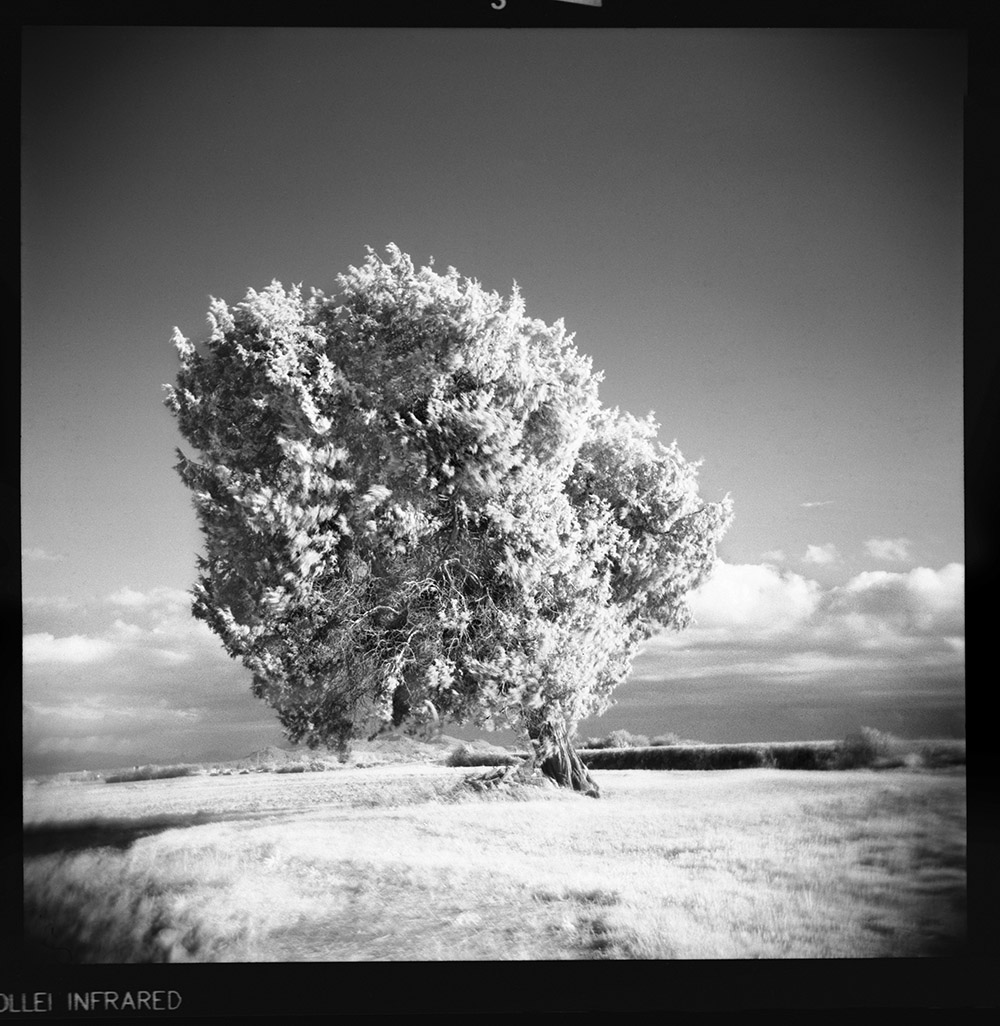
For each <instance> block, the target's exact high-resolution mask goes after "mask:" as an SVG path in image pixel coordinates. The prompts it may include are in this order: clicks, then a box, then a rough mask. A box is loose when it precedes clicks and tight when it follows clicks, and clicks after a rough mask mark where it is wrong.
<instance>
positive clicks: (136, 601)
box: [107, 587, 191, 609]
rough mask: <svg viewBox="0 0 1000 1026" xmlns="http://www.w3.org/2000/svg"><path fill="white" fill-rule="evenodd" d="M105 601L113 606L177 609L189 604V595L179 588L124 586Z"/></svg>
mask: <svg viewBox="0 0 1000 1026" xmlns="http://www.w3.org/2000/svg"><path fill="white" fill-rule="evenodd" d="M107 601H108V602H110V603H111V604H112V605H114V606H124V607H126V608H128V609H154V608H160V609H177V608H179V607H185V608H186V607H188V606H190V605H191V596H190V595H189V594H188V593H187V592H186V591H181V590H180V589H179V588H153V589H151V590H150V591H136V590H135V589H134V588H129V587H124V588H119V589H118V591H115V592H112V593H111V594H110V595H108V596H107Z"/></svg>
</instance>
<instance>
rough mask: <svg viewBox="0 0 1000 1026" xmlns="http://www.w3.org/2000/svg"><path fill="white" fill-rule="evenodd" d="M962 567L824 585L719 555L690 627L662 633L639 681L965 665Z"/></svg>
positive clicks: (641, 665) (891, 672)
mask: <svg viewBox="0 0 1000 1026" xmlns="http://www.w3.org/2000/svg"><path fill="white" fill-rule="evenodd" d="M964 584H965V568H964V567H963V566H962V565H961V564H957V563H952V564H948V565H947V566H945V567H943V568H942V569H940V570H932V569H929V568H927V567H918V568H917V569H915V570H911V571H910V572H908V573H890V572H887V571H884V570H874V571H866V572H864V573H861V574H857V575H856V576H854V577H852V578H851V579H850V580H849V581H848V582H847V583H846V584H843V585H839V586H834V587H823V586H821V585H820V584H819V583H818V582H817V581H814V580H810V579H808V578H806V577H803V576H801V575H799V574H796V573H792V572H790V571H783V570H779V569H778V568H776V567H774V566H769V565H763V566H761V565H756V564H745V565H739V564H727V563H724V562H722V561H720V562H719V563H718V564H717V565H716V568H715V571H714V573H713V575H712V577H711V578H710V579H709V580H708V581H707V582H706V583H705V584H703V585H702V586H701V588H699V589H698V590H697V591H695V592H693V593H692V594H691V596H690V598H689V601H688V604H689V606H690V608H691V611H692V613H693V615H694V623H693V624H692V625H691V626H690V627H688V628H687V629H686V630H684V631H681V632H668V631H665V632H662V633H661V634H659V635H657V636H655V637H654V638H652V639H651V640H650V642H649V643H648V644H647V646H646V648H645V650H644V652H643V654H642V655H641V656H640V658H639V660H638V661H637V671H636V676H637V679H647V680H651V679H654V678H655V677H656V676H657V675H658V674H659V676H661V677H662V675H663V667H664V666H665V665H667V664H666V663H665V662H664V660H666V659H669V665H670V667H671V672H673V673H676V674H679V675H681V676H683V677H690V678H706V677H713V676H714V677H720V678H721V677H726V678H733V677H755V678H757V679H758V680H772V681H785V682H791V681H795V680H806V679H807V678H809V677H813V678H815V677H816V676H818V675H819V676H822V675H824V674H827V675H840V676H842V677H843V676H844V675H847V676H851V675H854V676H855V677H856V678H857V680H859V681H862V680H868V681H869V682H871V681H872V680H874V679H876V678H877V677H878V676H879V675H881V676H882V677H894V676H895V677H900V678H902V677H905V676H906V674H907V673H908V672H911V671H913V672H920V673H926V672H930V671H935V672H937V671H940V672H941V673H944V674H946V675H952V676H954V675H955V674H959V675H961V673H962V672H963V670H964V634H965V603H964Z"/></svg>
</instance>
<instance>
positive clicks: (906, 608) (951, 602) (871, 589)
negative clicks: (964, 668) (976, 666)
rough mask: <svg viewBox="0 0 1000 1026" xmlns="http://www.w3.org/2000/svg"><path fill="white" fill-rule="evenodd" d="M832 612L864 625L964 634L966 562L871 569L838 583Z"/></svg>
mask: <svg viewBox="0 0 1000 1026" xmlns="http://www.w3.org/2000/svg"><path fill="white" fill-rule="evenodd" d="M827 612H828V615H829V616H831V617H836V618H838V619H839V620H841V621H842V622H848V623H850V624H852V626H853V627H854V628H855V629H857V628H858V627H860V629H862V630H874V629H876V628H878V629H880V630H883V631H885V630H888V631H891V632H893V633H896V634H903V635H907V636H912V635H915V634H922V635H935V636H941V637H942V638H943V637H946V636H959V635H961V634H962V633H963V631H964V628H965V567H964V566H963V565H962V564H961V563H949V564H948V565H947V566H945V567H943V568H942V569H941V570H931V569H929V568H928V567H917V568H916V569H914V570H911V571H909V572H908V573H890V572H888V571H886V570H869V571H866V572H864V573H861V574H858V575H857V576H856V577H853V578H851V580H850V581H848V582H847V584H845V585H844V586H843V587H840V588H834V589H833V590H832V591H831V592H830V595H829V597H828V600H827Z"/></svg>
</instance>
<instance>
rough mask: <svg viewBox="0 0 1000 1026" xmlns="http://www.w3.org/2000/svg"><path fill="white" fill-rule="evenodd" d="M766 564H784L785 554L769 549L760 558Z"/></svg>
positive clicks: (780, 550) (778, 550)
mask: <svg viewBox="0 0 1000 1026" xmlns="http://www.w3.org/2000/svg"><path fill="white" fill-rule="evenodd" d="M760 558H761V559H762V560H763V561H764V562H765V563H784V561H785V553H784V551H783V550H782V549H768V550H767V552H764V553H761V557H760Z"/></svg>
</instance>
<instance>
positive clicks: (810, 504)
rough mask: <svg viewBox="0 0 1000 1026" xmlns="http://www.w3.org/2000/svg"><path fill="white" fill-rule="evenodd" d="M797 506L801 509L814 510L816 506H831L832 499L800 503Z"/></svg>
mask: <svg viewBox="0 0 1000 1026" xmlns="http://www.w3.org/2000/svg"><path fill="white" fill-rule="evenodd" d="M799 505H800V506H801V507H802V508H803V509H815V508H816V507H817V506H832V505H833V499H825V500H824V501H823V502H802V503H800V504H799Z"/></svg>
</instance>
